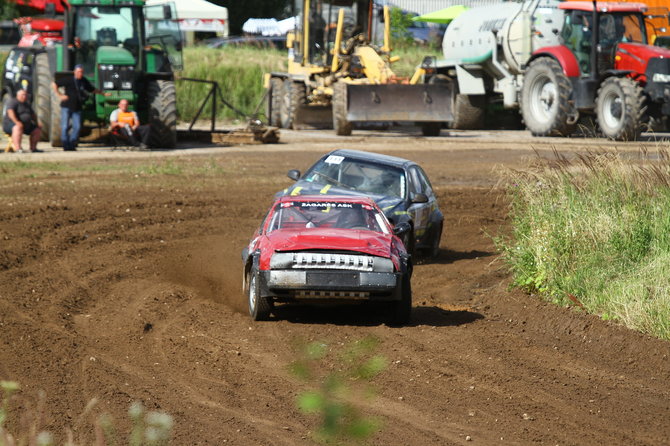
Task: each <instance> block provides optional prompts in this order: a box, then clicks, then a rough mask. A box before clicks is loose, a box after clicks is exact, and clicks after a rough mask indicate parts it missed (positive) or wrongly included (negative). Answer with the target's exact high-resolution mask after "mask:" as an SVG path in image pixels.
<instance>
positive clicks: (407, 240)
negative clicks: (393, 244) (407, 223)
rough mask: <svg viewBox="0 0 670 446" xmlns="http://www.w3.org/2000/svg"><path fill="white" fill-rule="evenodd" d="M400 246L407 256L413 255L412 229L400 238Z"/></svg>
mask: <svg viewBox="0 0 670 446" xmlns="http://www.w3.org/2000/svg"><path fill="white" fill-rule="evenodd" d="M400 240H402V244H403V245H405V251H407V253H408V254H410V255H412V254H414V228H412V229H410V230H409V231H407V232H406V233H404V234H403V235H402V237H400Z"/></svg>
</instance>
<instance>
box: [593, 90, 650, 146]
mask: <svg viewBox="0 0 670 446" xmlns="http://www.w3.org/2000/svg"><path fill="white" fill-rule="evenodd" d="M644 103H645V96H644V91H643V90H642V87H641V86H640V85H639V84H638V83H637V82H635V81H634V80H632V79H630V78H627V77H610V78H609V79H606V80H605V82H603V83H602V85H601V87H600V89H599V90H598V97H597V99H596V114H597V116H598V126H599V127H600V130H601V131H602V133H603V135H605V136H606V137H607V138H609V139H613V140H616V141H632V140H636V139H638V138H639V136H640V133H642V129H643V127H644V124H645V122H644V121H645V111H646V107H645V104H644Z"/></svg>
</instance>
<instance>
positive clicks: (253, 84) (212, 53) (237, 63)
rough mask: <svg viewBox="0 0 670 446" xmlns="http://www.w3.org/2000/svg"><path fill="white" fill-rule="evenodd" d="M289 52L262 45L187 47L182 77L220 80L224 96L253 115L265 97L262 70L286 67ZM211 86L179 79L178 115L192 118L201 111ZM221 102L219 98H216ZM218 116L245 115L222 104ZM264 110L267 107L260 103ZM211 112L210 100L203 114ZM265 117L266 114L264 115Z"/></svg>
mask: <svg viewBox="0 0 670 446" xmlns="http://www.w3.org/2000/svg"><path fill="white" fill-rule="evenodd" d="M286 60H287V53H285V52H282V51H278V50H274V49H259V48H225V47H224V48H204V47H193V48H185V49H184V71H183V73H182V77H191V78H196V79H207V80H213V81H217V82H218V83H219V86H220V87H221V92H222V95H223V97H224V99H225V100H226V101H228V102H230V103H231V104H232V105H233V106H234V107H236V108H238V109H239V110H241V111H243V112H244V113H245V114H247V115H250V114H252V113H253V112H254V109H255V108H256V107H257V106H258V104H259V102H260V101H261V100H262V98H263V95H264V94H265V90H264V88H263V73H269V72H271V71H286V69H287V68H286ZM209 88H210V86H209V85H206V84H201V83H194V82H188V81H177V109H178V110H179V117H180V119H182V120H184V121H190V120H191V119H192V118H193V117H194V116H195V115H196V113H197V112H198V109H199V107H200V104H201V103H202V101H203V100H204V99H205V97H206V96H207V92H208V91H209ZM217 102H218V98H217ZM220 105H221V104H220V102H219V107H218V114H217V118H218V119H227V120H230V119H242V120H243V118H240V116H238V115H237V114H236V113H235V112H234V111H233V110H231V109H230V108H229V107H221V106H220ZM259 111H260V112H261V113H262V112H263V111H264V107H262V106H261V107H260V109H259ZM210 116H211V102H210V103H209V104H208V106H207V107H206V108H205V110H203V116H201V117H202V118H205V119H207V118H209V117H210ZM262 118H263V119H264V116H262Z"/></svg>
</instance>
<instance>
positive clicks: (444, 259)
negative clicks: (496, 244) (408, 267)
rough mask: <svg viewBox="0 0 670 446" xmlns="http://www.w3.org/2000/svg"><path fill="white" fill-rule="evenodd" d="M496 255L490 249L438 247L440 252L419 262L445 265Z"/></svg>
mask: <svg viewBox="0 0 670 446" xmlns="http://www.w3.org/2000/svg"><path fill="white" fill-rule="evenodd" d="M494 255H496V253H495V252H490V251H478V250H476V249H475V250H472V251H453V250H451V249H440V252H439V253H438V254H437V256H436V257H435V258H432V259H426V260H420V261H419V262H418V263H419V264H435V265H447V264H449V263H454V262H456V261H458V260H473V259H478V258H480V257H491V256H494Z"/></svg>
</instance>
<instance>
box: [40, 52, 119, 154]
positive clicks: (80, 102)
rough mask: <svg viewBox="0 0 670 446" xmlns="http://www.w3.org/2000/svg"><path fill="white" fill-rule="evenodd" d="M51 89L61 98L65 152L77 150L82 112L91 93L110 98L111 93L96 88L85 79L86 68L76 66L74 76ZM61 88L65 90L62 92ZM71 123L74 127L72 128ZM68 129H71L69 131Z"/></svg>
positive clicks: (57, 82) (62, 79)
mask: <svg viewBox="0 0 670 446" xmlns="http://www.w3.org/2000/svg"><path fill="white" fill-rule="evenodd" d="M51 87H52V88H53V90H54V91H55V92H56V94H57V95H58V96H59V97H60V100H61V103H60V107H61V108H60V129H61V140H62V141H63V150H77V141H78V140H79V130H81V110H82V108H83V106H84V102H86V99H87V98H88V96H89V94H90V93H95V94H101V95H104V96H110V95H111V93H103V92H102V91H100V90H98V89H97V88H95V87H94V86H93V85H92V84H91V83H90V82H89V81H88V79H86V78H85V77H84V67H82V66H81V65H75V67H74V76H73V77H66V78H61V79H59V80H57V81H56V82H54V83H53V84H51ZM60 88H63V90H65V92H64V93H61V92H60V90H59V89H60ZM70 121H72V127H71V128H70ZM68 129H70V130H69V131H68Z"/></svg>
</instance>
